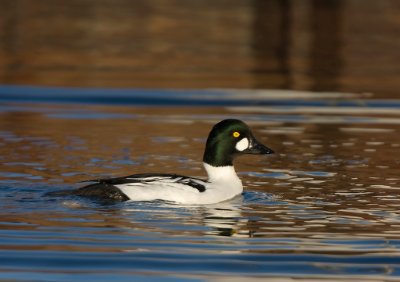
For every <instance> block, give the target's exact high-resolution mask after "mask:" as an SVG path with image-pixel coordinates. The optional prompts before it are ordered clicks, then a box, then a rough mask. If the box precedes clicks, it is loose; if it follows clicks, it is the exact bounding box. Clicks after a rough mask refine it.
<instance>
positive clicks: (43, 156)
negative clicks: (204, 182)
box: [0, 87, 400, 281]
mask: <svg viewBox="0 0 400 282" xmlns="http://www.w3.org/2000/svg"><path fill="white" fill-rule="evenodd" d="M0 91H2V96H1V97H0V101H1V104H0V159H1V162H0V167H1V170H0V188H1V189H0V205H1V210H0V279H1V280H2V281H8V280H13V281H72V280H73V281H87V280H96V281H110V280H112V281H126V280H132V279H137V280H143V279H147V280H154V281H199V280H218V281H225V280H229V281H240V280H243V279H244V278H245V279H246V280H249V281H252V280H254V281H259V280H264V279H265V278H267V277H270V278H271V277H272V278H276V279H277V281H289V280H290V279H291V278H293V279H296V278H299V279H300V278H301V279H316V280H318V279H319V280H327V281H330V280H335V281H337V280H351V281H357V280H359V281H369V280H370V281H382V280H385V281H390V280H393V281H395V280H396V281H397V280H398V279H400V252H399V247H400V212H399V206H400V200H399V197H398V193H399V191H400V176H399V167H400V166H399V162H400V161H399V149H400V141H399V140H400V117H399V115H400V101H398V100H378V99H375V98H374V97H370V96H365V95H356V94H340V93H330V94H329V93H327V94H326V95H323V94H315V93H310V92H282V91H250V92H248V91H243V90H242V91H238V90H224V91H222V90H213V91H188V93H186V94H185V95H183V94H182V93H183V91H162V90H160V91H158V92H154V91H150V90H147V91H143V90H126V91H127V92H129V93H128V94H126V93H125V94H124V93H122V92H123V91H122V92H119V91H117V90H109V93H108V94H107V91H105V92H104V93H103V94H102V95H104V97H106V98H107V99H105V100H104V99H103V100H102V99H97V100H96V99H94V98H93V95H94V94H95V93H96V91H100V90H96V89H94V90H93V89H92V90H88V91H86V90H82V89H80V90H76V89H48V88H35V89H31V88H4V87H3V88H1V89H0ZM10 91H14V92H13V96H12V95H10V96H6V95H5V94H6V93H10ZM46 91H49V93H50V92H52V91H53V92H58V93H59V95H57V96H51V95H47V94H46V93H47V92H46ZM91 91H92V92H93V93H94V94H93V93H92V94H91ZM61 92H63V93H64V94H63V93H61ZM100 92H101V91H100ZM100 92H99V94H101V93H100ZM60 93H61V94H60ZM74 93H79V95H75V94H74ZM69 94H71V95H69ZM74 95H75V96H74ZM147 95H150V96H147ZM163 95H164V96H163ZM201 95H202V96H201ZM28 96H30V99H29V101H27V100H26V99H27V97H28ZM78 96H79V99H78V98H77V97H78ZM63 97H64V98H63ZM110 97H116V100H114V101H120V102H118V103H115V104H114V105H107V101H108V100H110ZM118 97H119V98H121V97H125V98H124V100H118ZM138 97H139V98H140V97H142V98H143V97H148V98H149V97H150V98H149V99H148V100H147V101H145V100H143V99H139V98H138ZM21 101H25V102H21ZM190 101H191V102H190ZM196 101H202V105H201V106H196ZM78 102H79V103H78ZM82 103H83V104H82ZM165 104H167V105H168V106H165ZM186 104H187V105H189V106H187V107H182V106H181V105H186ZM82 105H83V106H82ZM228 117H229V118H231V117H233V118H240V119H243V120H245V121H246V122H247V123H249V125H250V126H251V127H252V128H253V130H254V133H255V135H256V136H257V138H258V139H259V140H260V141H262V142H263V143H265V144H266V145H268V146H269V147H271V148H273V149H274V151H275V152H277V153H276V154H275V155H271V156H245V157H242V158H240V159H238V160H237V161H236V170H237V171H238V173H239V175H240V177H241V178H242V180H243V182H244V185H245V192H244V194H243V195H242V196H240V197H237V198H234V199H232V200H230V201H227V202H223V203H219V204H215V205H209V206H179V205H174V204H168V203H164V202H136V203H135V202H126V203H118V204H114V205H102V204H99V203H96V202H92V201H89V200H82V199H75V198H68V199H54V198H49V197H44V196H43V195H44V194H45V193H46V192H48V191H56V190H60V189H74V188H76V187H79V186H80V184H79V183H78V182H79V181H82V180H85V179H91V178H98V177H112V176H122V175H127V174H132V173H141V172H175V173H180V174H185V175H193V176H199V177H203V176H205V173H204V171H203V170H202V168H201V166H202V164H201V157H202V153H203V147H204V142H205V138H206V137H207V134H208V132H209V130H210V128H211V126H212V125H213V124H214V123H215V122H217V121H219V120H221V119H224V118H228ZM279 279H281V280H279Z"/></svg>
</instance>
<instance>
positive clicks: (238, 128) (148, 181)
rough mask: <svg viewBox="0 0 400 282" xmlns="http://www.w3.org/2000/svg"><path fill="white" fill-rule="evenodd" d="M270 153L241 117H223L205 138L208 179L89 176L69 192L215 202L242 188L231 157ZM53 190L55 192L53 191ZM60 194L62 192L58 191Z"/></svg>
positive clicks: (160, 175) (123, 198)
mask: <svg viewBox="0 0 400 282" xmlns="http://www.w3.org/2000/svg"><path fill="white" fill-rule="evenodd" d="M272 153H273V151H272V150H271V149H270V148H268V147H266V146H264V145H262V144H261V143H260V142H258V141H257V140H256V139H255V137H254V136H253V134H252V132H251V131H250V128H249V127H248V126H247V125H246V124H245V123H244V122H243V121H241V120H237V119H225V120H223V121H221V122H219V123H217V124H216V125H215V126H214V127H213V128H212V130H211V132H210V134H209V135H208V138H207V143H206V148H205V151H204V156H203V163H204V168H205V170H206V172H207V174H208V180H202V179H199V178H195V177H188V176H182V175H177V174H165V173H144V174H134V175H130V176H126V177H118V178H109V179H99V180H89V181H91V182H94V183H93V184H90V185H87V186H84V187H82V188H79V189H77V190H74V191H69V192H68V194H69V195H76V196H82V197H89V198H94V199H102V200H104V199H108V200H112V201H128V200H132V201H153V200H164V201H171V202H175V203H180V204H213V203H218V202H221V201H225V200H228V199H231V198H233V197H235V196H236V195H239V194H241V193H242V192H243V186H242V182H241V180H240V179H239V177H238V176H237V174H236V172H235V169H234V167H233V160H234V158H236V157H237V156H240V155H242V154H260V155H261V154H272ZM85 182H86V181H85ZM64 192H66V191H64ZM53 193H54V192H53ZM55 194H57V193H54V194H53V195H55ZM61 194H63V193H58V195H61ZM64 194H65V193H64Z"/></svg>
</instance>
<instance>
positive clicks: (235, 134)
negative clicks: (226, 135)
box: [232, 131, 240, 138]
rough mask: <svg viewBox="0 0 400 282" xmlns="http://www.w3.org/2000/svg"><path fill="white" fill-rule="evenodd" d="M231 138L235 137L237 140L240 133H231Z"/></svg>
mask: <svg viewBox="0 0 400 282" xmlns="http://www.w3.org/2000/svg"><path fill="white" fill-rule="evenodd" d="M232 136H233V137H235V138H238V137H239V136H240V133H239V132H237V131H235V132H233V133H232Z"/></svg>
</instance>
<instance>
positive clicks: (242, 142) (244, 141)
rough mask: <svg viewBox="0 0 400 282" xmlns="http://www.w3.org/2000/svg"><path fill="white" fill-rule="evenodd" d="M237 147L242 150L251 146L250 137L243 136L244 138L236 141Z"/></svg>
mask: <svg viewBox="0 0 400 282" xmlns="http://www.w3.org/2000/svg"><path fill="white" fill-rule="evenodd" d="M235 148H236V150H238V151H241V152H242V151H244V150H246V149H247V148H249V139H247V138H243V139H242V140H240V141H239V142H237V143H236V146H235Z"/></svg>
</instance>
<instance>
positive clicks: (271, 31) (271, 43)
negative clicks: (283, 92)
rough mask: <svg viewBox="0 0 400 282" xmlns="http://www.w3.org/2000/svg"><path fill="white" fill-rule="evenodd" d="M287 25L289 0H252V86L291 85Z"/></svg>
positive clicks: (289, 23) (283, 86)
mask: <svg viewBox="0 0 400 282" xmlns="http://www.w3.org/2000/svg"><path fill="white" fill-rule="evenodd" d="M290 25H291V21H290V0H268V1H265V0H255V1H254V26H253V46H252V48H253V56H254V59H255V67H254V68H253V74H254V77H255V79H254V81H255V82H254V88H271V86H272V85H271V83H273V84H274V87H277V88H289V87H290V84H291V83H290V76H289V64H288V59H289V58H288V56H289V54H288V52H289V46H290ZM271 79H272V81H269V80H271Z"/></svg>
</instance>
